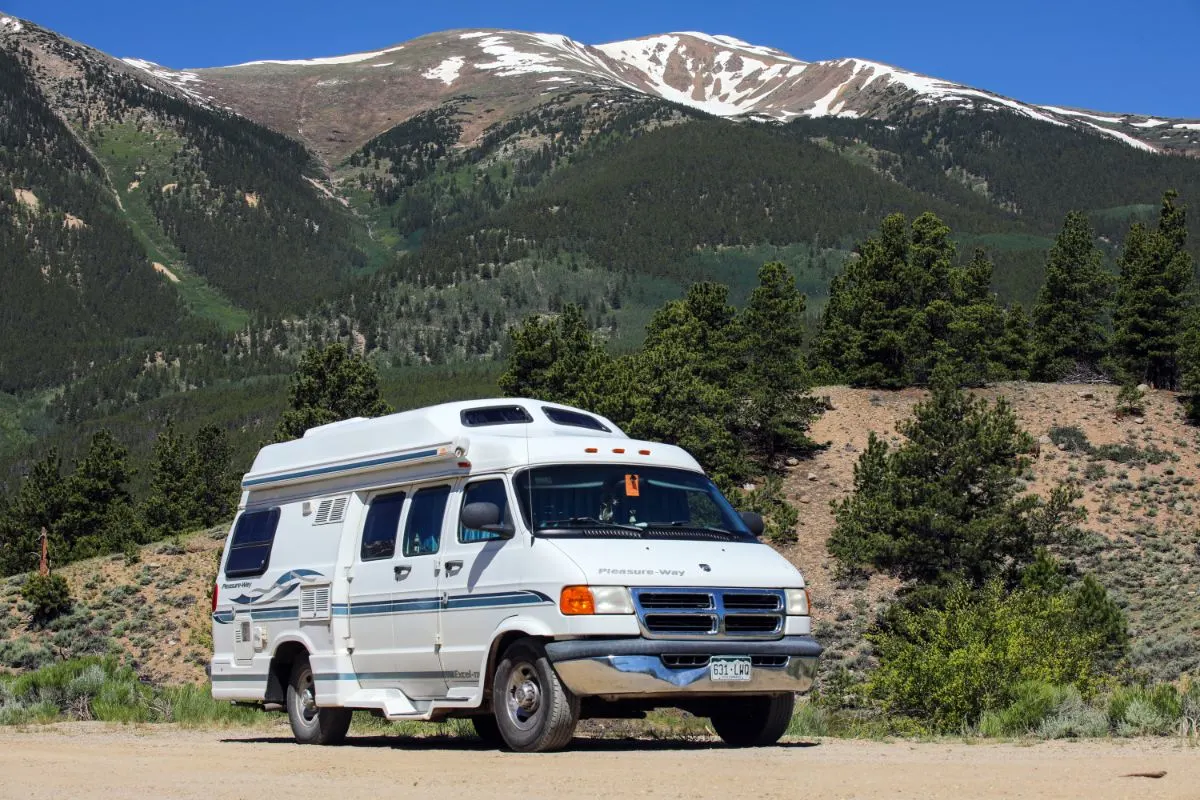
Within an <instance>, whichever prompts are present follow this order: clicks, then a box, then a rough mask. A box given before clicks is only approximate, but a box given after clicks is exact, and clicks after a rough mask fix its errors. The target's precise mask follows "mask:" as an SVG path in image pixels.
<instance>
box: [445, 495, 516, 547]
mask: <svg viewBox="0 0 1200 800" xmlns="http://www.w3.org/2000/svg"><path fill="white" fill-rule="evenodd" d="M458 518H459V520H460V521H461V522H462V524H463V527H464V528H469V529H471V530H473V531H487V532H488V533H494V534H496V535H497V536H499V537H500V538H502V539H511V538H512V537H513V534H514V533H516V531H515V530H514V529H513V526H512V525H506V524H504V522H503V520H502V514H501V513H500V506H498V505H496V504H495V503H467V504H466V505H465V506H463V510H462V513H461V514H459V517H458Z"/></svg>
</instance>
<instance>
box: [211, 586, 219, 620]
mask: <svg viewBox="0 0 1200 800" xmlns="http://www.w3.org/2000/svg"><path fill="white" fill-rule="evenodd" d="M217 586H218V584H216V583H213V606H212V610H213V613H214V614H215V613H217Z"/></svg>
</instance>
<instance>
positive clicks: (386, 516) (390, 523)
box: [360, 492, 404, 561]
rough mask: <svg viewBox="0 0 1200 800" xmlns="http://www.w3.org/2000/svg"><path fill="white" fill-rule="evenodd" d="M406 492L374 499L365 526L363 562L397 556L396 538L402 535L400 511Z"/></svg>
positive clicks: (361, 552) (393, 493)
mask: <svg viewBox="0 0 1200 800" xmlns="http://www.w3.org/2000/svg"><path fill="white" fill-rule="evenodd" d="M403 508H404V492H390V493H388V494H381V495H377V496H376V497H374V498H372V500H371V505H370V506H369V507H368V508H367V521H366V524H364V525H363V534H362V547H361V549H360V556H361V558H362V560H363V561H374V560H376V559H381V558H391V557H392V556H394V555H395V554H396V536H397V535H398V534H399V533H400V511H401V510H402V509H403Z"/></svg>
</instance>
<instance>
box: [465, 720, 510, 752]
mask: <svg viewBox="0 0 1200 800" xmlns="http://www.w3.org/2000/svg"><path fill="white" fill-rule="evenodd" d="M471 724H472V725H474V726H475V735H476V736H478V737H479V741H481V742H483V743H484V744H485V745H487V746H488V747H506V746H507V745H506V744H505V742H504V737H503V736H501V735H500V725H499V724H498V723H497V722H496V717H495V715H493V714H484V715H483V716H479V717H471Z"/></svg>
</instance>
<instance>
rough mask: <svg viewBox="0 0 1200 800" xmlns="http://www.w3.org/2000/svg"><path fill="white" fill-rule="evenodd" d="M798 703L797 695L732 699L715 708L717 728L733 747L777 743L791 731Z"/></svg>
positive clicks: (715, 724)
mask: <svg viewBox="0 0 1200 800" xmlns="http://www.w3.org/2000/svg"><path fill="white" fill-rule="evenodd" d="M795 705H796V696H795V695H793V694H769V695H754V696H751V697H744V698H739V699H736V700H732V699H731V700H730V701H728V702H726V703H723V704H722V707H721V708H720V709H716V710H714V711H713V714H712V717H711V722H712V726H713V730H715V731H716V732H717V736H720V737H721V740H722V741H724V742H725V744H728V745H731V746H733V747H764V746H766V745H771V744H775V743H776V742H778V741H779V738H780V737H781V736H783V734H784V733H786V732H787V729H788V725H789V724H790V723H791V721H792V710H793V708H794V707H795Z"/></svg>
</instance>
